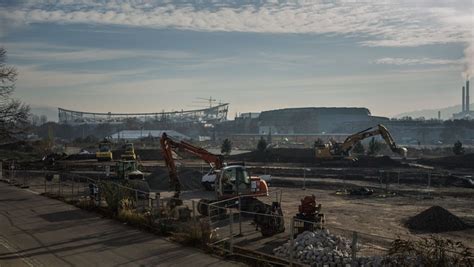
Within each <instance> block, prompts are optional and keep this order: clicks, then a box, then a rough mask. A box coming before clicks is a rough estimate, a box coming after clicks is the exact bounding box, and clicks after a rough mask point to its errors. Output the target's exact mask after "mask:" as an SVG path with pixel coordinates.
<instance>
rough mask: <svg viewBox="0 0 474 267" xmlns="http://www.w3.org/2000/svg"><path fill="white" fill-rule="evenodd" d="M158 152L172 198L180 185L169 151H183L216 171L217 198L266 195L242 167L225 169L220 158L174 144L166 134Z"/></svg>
mask: <svg viewBox="0 0 474 267" xmlns="http://www.w3.org/2000/svg"><path fill="white" fill-rule="evenodd" d="M160 143H161V149H162V151H163V157H164V159H165V163H166V166H167V168H168V172H169V176H170V177H169V179H170V186H171V187H172V189H173V190H174V191H175V195H174V197H175V198H179V196H180V193H181V183H180V181H179V178H178V172H177V169H176V164H175V160H174V158H173V151H175V150H176V149H182V150H185V151H187V152H189V153H191V154H194V155H196V156H198V157H200V158H201V159H203V160H204V161H205V162H207V163H208V164H209V165H211V167H212V168H213V169H214V170H215V171H216V180H215V186H214V188H215V191H216V195H217V199H219V200H220V199H226V198H231V197H235V196H239V195H240V196H267V195H268V185H267V183H266V182H265V181H264V180H263V179H261V178H260V177H258V176H252V177H251V176H250V175H249V173H248V172H247V170H246V169H245V166H243V165H238V164H232V165H229V166H226V164H224V162H223V160H222V156H221V155H215V154H212V153H210V152H209V151H207V150H205V149H203V148H200V147H196V146H193V145H192V144H190V143H187V142H184V141H174V140H173V139H171V138H170V137H168V135H166V133H163V135H162V137H161V140H160Z"/></svg>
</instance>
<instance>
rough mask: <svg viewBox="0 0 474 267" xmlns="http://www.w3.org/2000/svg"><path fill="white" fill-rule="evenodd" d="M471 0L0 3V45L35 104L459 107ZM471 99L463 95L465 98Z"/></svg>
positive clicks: (377, 110)
mask: <svg viewBox="0 0 474 267" xmlns="http://www.w3.org/2000/svg"><path fill="white" fill-rule="evenodd" d="M473 44H474V0H459V1H453V0H443V1H440V0H439V1H434V0H417V1H408V0H407V1H404V0H400V1H384V0H380V1H369V0H367V1H358V0H345V1H309V0H301V1H297V0H292V1H286V0H281V1H280V0H275V1H265V0H260V1H243V0H232V1H214V0H199V1H184V0H183V1H181V0H180V1H166V0H159V1H147V0H115V1H97V0H75V1H73V0H38V1H26V0H25V1H21V0H20V1H9V0H0V46H3V47H4V48H6V49H7V56H8V58H7V63H8V64H10V65H13V66H15V67H16V68H17V69H18V72H19V75H18V77H17V82H16V90H15V97H17V98H19V99H21V100H23V101H24V102H26V103H28V104H30V105H31V106H32V107H62V108H66V109H72V110H79V111H92V112H109V111H110V112H159V111H163V110H165V111H172V110H182V109H184V110H187V109H197V108H200V107H204V106H205V105H206V102H205V101H202V100H198V98H209V97H212V98H214V99H216V100H217V101H216V102H223V103H230V112H229V117H230V118H233V117H234V115H235V114H236V113H243V112H258V111H263V110H269V109H276V108H287V107H329V106H331V107H342V106H350V107H367V108H369V109H370V111H371V112H372V114H373V115H378V116H388V117H390V116H394V115H396V114H399V113H402V112H406V111H412V110H420V109H431V108H441V107H446V106H453V105H457V104H460V102H461V101H460V99H461V86H462V85H463V83H464V80H465V77H466V76H468V75H470V76H472V75H473V61H474V52H473V51H474V48H473ZM473 95H474V93H473Z"/></svg>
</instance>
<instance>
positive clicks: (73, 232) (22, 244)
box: [0, 182, 238, 267]
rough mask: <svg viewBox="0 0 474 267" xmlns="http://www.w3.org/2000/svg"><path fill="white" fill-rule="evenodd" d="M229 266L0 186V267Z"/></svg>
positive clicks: (51, 201) (155, 237) (59, 204)
mask: <svg viewBox="0 0 474 267" xmlns="http://www.w3.org/2000/svg"><path fill="white" fill-rule="evenodd" d="M158 265H159V266H193V267H197V266H235V265H238V264H236V263H233V262H227V261H225V260H223V259H221V258H218V257H214V256H212V255H208V254H205V253H203V252H202V251H200V250H197V249H194V248H190V247H183V246H180V245H179V244H176V243H173V242H170V241H168V240H166V239H164V238H160V237H157V236H155V235H152V234H148V233H145V232H141V231H139V230H136V229H133V228H131V227H128V226H126V225H123V224H121V223H119V222H117V221H114V220H110V219H104V218H101V217H99V216H98V215H96V214H94V213H89V212H86V211H83V210H80V209H78V208H76V207H74V206H71V205H68V204H65V203H63V202H60V201H57V200H54V199H49V198H46V197H43V196H40V195H37V194H34V193H33V192H31V191H28V190H23V189H19V188H16V187H12V186H9V185H7V184H5V183H3V182H0V266H1V267H3V266H48V267H49V266H88V267H89V266H158Z"/></svg>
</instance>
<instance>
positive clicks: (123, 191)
mask: <svg viewBox="0 0 474 267" xmlns="http://www.w3.org/2000/svg"><path fill="white" fill-rule="evenodd" d="M0 180H2V181H3V182H7V183H9V184H11V185H15V186H18V187H21V188H24V189H28V190H31V191H34V192H37V193H40V194H44V195H46V196H48V197H52V198H57V199H60V200H62V201H65V202H68V203H71V204H74V205H76V206H78V207H81V208H84V209H90V210H97V209H100V210H105V211H108V212H110V213H114V214H118V219H120V220H124V221H129V220H131V221H132V224H135V225H138V226H142V227H145V228H148V229H151V230H153V232H156V233H169V234H171V235H172V236H173V237H175V238H176V239H177V240H178V241H181V242H193V244H204V245H205V246H206V247H211V248H213V250H214V251H220V253H222V254H225V255H231V256H240V257H244V258H247V259H249V260H258V261H263V262H267V263H270V264H275V265H294V266H381V264H382V262H383V260H384V257H386V255H387V252H388V250H389V248H390V247H391V244H393V242H394V239H393V238H387V237H383V236H378V235H373V234H370V233H361V232H356V231H351V230H349V229H343V228H338V227H335V226H332V225H324V227H323V224H321V223H320V222H314V221H306V220H303V219H300V218H297V217H290V216H284V215H283V214H275V213H272V214H262V213H258V212H253V211H249V210H243V209H242V207H241V205H242V203H243V199H242V197H235V198H231V199H226V200H223V201H219V202H211V203H203V202H202V201H201V202H200V201H199V200H197V199H189V200H184V203H183V204H184V205H178V204H181V202H180V201H181V200H178V199H173V198H170V197H168V198H166V197H163V196H162V195H161V194H160V193H159V192H150V191H144V190H140V189H137V186H136V185H134V186H130V185H127V184H123V183H120V182H119V181H113V180H101V179H100V178H99V177H93V175H79V174H74V173H59V172H51V171H47V170H44V171H43V170H41V171H32V170H14V169H2V172H1V174H0ZM281 195H282V194H281V191H274V192H271V193H270V194H269V196H268V197H264V198H262V199H261V200H262V202H264V203H266V204H269V205H272V203H278V202H281ZM173 207H174V208H173ZM203 208H205V209H206V210H207V214H206V215H201V214H200V213H199V210H200V209H203ZM257 216H260V221H264V222H265V224H263V225H262V224H260V225H259V224H257V223H255V222H256V217H257ZM262 216H264V217H265V219H262ZM279 224H281V225H282V226H283V227H284V229H280V230H279V231H278V233H276V234H273V235H271V236H266V232H265V231H266V230H269V229H270V227H273V228H274V227H275V225H279ZM305 230H311V231H305ZM453 253H458V252H456V251H453ZM470 260H471V261H472V258H471V259H470ZM471 264H472V262H471ZM467 266H469V265H467ZM471 266H472V265H471Z"/></svg>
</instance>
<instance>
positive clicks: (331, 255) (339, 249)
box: [273, 229, 383, 266]
mask: <svg viewBox="0 0 474 267" xmlns="http://www.w3.org/2000/svg"><path fill="white" fill-rule="evenodd" d="M291 250H293V258H294V259H295V261H299V262H301V263H304V264H309V265H311V266H353V265H352V257H351V250H352V248H351V242H350V241H349V240H347V239H345V238H344V237H341V236H338V235H334V234H331V233H329V230H327V229H325V230H317V231H314V232H310V231H305V232H303V233H301V234H300V235H298V236H297V237H296V238H295V240H294V245H293V248H292V249H291V245H290V241H288V242H286V243H285V244H283V245H282V246H280V247H277V248H275V249H274V250H273V253H274V254H275V256H277V257H281V258H287V259H288V258H289V257H290V251H291ZM382 261H383V257H378V256H375V257H359V258H357V262H355V265H356V266H382Z"/></svg>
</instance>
